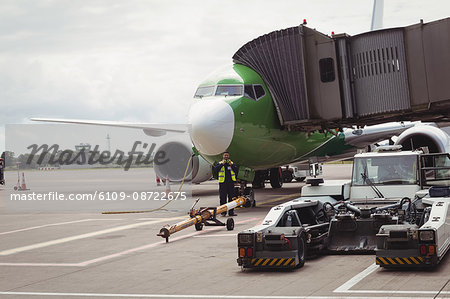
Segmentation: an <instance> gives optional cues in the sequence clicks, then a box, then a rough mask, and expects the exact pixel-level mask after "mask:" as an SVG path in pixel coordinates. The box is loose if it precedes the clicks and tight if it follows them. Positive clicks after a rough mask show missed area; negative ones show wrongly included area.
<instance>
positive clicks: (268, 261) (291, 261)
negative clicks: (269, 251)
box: [250, 258, 295, 268]
mask: <svg viewBox="0 0 450 299" xmlns="http://www.w3.org/2000/svg"><path fill="white" fill-rule="evenodd" d="M250 266H251V267H261V268H263V267H264V268H268V267H273V268H286V267H288V268H292V267H295V258H253V259H251V263H250Z"/></svg>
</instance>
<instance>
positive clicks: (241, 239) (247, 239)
mask: <svg viewBox="0 0 450 299" xmlns="http://www.w3.org/2000/svg"><path fill="white" fill-rule="evenodd" d="M238 244H239V245H252V244H253V234H238Z"/></svg>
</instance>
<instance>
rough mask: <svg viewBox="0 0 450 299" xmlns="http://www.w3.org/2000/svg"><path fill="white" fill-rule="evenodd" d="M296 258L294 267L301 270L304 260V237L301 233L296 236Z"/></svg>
mask: <svg viewBox="0 0 450 299" xmlns="http://www.w3.org/2000/svg"><path fill="white" fill-rule="evenodd" d="M297 257H298V265H297V266H296V268H301V267H303V265H304V264H305V258H306V241H305V235H304V234H303V233H302V234H301V235H300V236H298V250H297Z"/></svg>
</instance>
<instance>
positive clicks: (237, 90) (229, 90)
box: [216, 85, 244, 96]
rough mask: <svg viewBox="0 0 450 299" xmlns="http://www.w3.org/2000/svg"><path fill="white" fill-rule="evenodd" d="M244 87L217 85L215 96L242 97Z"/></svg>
mask: <svg viewBox="0 0 450 299" xmlns="http://www.w3.org/2000/svg"><path fill="white" fill-rule="evenodd" d="M243 94H244V86H242V85H219V86H217V89H216V96H242V95H243Z"/></svg>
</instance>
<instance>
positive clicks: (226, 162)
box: [215, 152, 239, 216]
mask: <svg viewBox="0 0 450 299" xmlns="http://www.w3.org/2000/svg"><path fill="white" fill-rule="evenodd" d="M222 158H223V159H222V161H220V162H219V163H217V165H216V166H215V170H216V171H217V173H218V176H219V196H220V205H223V204H226V203H227V196H228V202H230V201H233V197H234V196H235V194H234V183H235V182H236V173H237V172H238V169H239V168H238V167H237V166H236V165H235V164H234V163H233V161H231V160H230V153H228V152H224V153H223V155H222ZM226 215H227V213H226V212H224V213H222V216H226ZM228 215H230V216H236V214H235V213H234V209H231V210H229V211H228Z"/></svg>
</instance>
